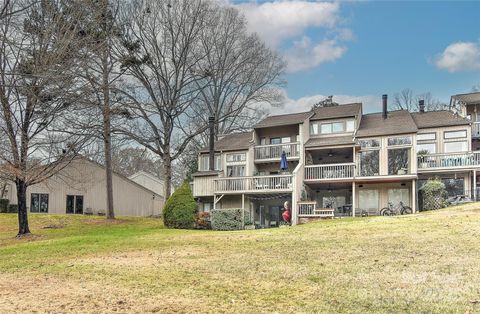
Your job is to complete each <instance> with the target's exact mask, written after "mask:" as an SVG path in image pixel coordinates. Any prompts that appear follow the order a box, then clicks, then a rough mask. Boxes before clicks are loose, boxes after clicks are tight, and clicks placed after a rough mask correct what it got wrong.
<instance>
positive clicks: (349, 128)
mask: <svg viewBox="0 0 480 314" xmlns="http://www.w3.org/2000/svg"><path fill="white" fill-rule="evenodd" d="M354 130H355V120H346V121H338V122H328V123H324V122H323V123H322V122H312V123H311V124H310V134H311V135H318V134H331V133H343V132H353V131H354Z"/></svg>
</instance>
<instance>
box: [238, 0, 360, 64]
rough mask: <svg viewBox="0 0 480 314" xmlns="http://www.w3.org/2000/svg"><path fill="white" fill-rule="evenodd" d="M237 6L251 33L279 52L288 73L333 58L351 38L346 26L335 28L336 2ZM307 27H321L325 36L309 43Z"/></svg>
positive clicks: (337, 19)
mask: <svg viewBox="0 0 480 314" xmlns="http://www.w3.org/2000/svg"><path fill="white" fill-rule="evenodd" d="M237 7H238V8H240V10H242V11H243V13H244V14H245V17H246V18H247V21H248V27H249V30H250V31H251V32H256V33H257V34H258V35H259V36H260V37H261V38H262V39H263V40H264V41H265V42H266V43H267V44H269V45H270V46H271V47H272V48H276V49H278V50H281V51H283V53H284V56H285V59H286V60H287V62H288V69H287V70H288V71H289V72H297V71H305V70H308V69H311V68H314V67H317V66H319V65H321V64H323V63H327V62H333V61H335V60H337V59H338V58H340V57H342V56H343V55H344V54H345V52H346V50H347V48H346V47H345V46H344V45H342V42H345V41H351V40H353V39H354V35H353V33H352V31H351V30H350V29H348V28H345V27H339V24H341V18H340V4H339V2H312V1H300V0H294V1H282V0H273V1H270V2H264V3H261V4H259V3H256V2H253V3H252V2H249V3H241V4H238V5H237ZM311 28H322V29H325V30H327V33H328V34H329V36H328V37H327V36H326V37H325V38H323V39H321V40H320V41H318V42H315V43H312V40H311V38H310V37H308V36H306V35H305V32H306V31H307V30H309V29H311ZM285 47H286V48H285Z"/></svg>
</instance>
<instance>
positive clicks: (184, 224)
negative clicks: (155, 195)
mask: <svg viewBox="0 0 480 314" xmlns="http://www.w3.org/2000/svg"><path fill="white" fill-rule="evenodd" d="M196 212H197V203H196V202H195V200H194V199H193V195H192V192H191V191H190V187H189V184H188V182H185V183H184V184H183V185H182V186H181V187H180V188H179V189H178V190H176V191H175V192H174V193H173V194H172V195H171V196H170V198H169V199H168V201H167V203H166V204H165V207H164V208H163V223H164V224H165V226H167V227H169V228H178V229H193V228H194V227H195V214H196Z"/></svg>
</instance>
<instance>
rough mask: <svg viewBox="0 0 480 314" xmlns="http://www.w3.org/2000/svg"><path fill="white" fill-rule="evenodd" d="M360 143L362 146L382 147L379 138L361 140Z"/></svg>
mask: <svg viewBox="0 0 480 314" xmlns="http://www.w3.org/2000/svg"><path fill="white" fill-rule="evenodd" d="M358 144H360V147H361V148H370V147H380V141H379V140H377V139H371V140H359V141H358Z"/></svg>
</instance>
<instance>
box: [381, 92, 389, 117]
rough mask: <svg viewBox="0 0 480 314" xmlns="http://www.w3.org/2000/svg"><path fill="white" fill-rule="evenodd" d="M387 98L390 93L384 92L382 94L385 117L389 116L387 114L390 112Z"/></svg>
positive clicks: (383, 114) (383, 115)
mask: <svg viewBox="0 0 480 314" xmlns="http://www.w3.org/2000/svg"><path fill="white" fill-rule="evenodd" d="M387 99H388V95H387V94H384V95H382V108H383V110H382V117H383V118H384V119H386V118H387V114H388V108H387Z"/></svg>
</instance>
